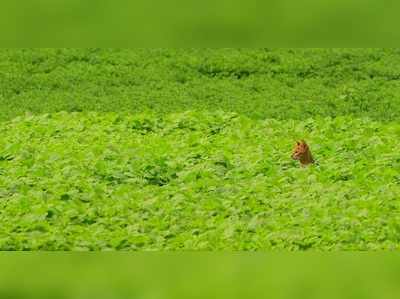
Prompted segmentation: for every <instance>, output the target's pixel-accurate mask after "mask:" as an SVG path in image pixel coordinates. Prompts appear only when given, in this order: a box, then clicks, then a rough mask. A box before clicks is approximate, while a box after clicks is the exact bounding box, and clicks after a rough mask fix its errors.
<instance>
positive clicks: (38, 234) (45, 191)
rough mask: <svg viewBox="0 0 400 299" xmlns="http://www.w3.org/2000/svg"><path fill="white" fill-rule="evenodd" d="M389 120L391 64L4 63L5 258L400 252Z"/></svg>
mask: <svg viewBox="0 0 400 299" xmlns="http://www.w3.org/2000/svg"><path fill="white" fill-rule="evenodd" d="M399 117H400V51H399V50H398V49H151V50H149V49H135V50H131V49H130V50H127V49H3V50H0V120H1V122H0V134H1V139H0V224H1V225H0V250H160V249H163V250H180V249H190V250H191V249H195V250H199V249H201V250H204V249H207V250H262V249H289V250H307V249H316V250H375V249H399V247H400V213H399V211H400V201H399V198H400V156H399V154H398V148H399V142H398V140H399V137H400V125H399V124H398V123H396V120H397V119H398V118H399ZM297 139H305V140H306V141H307V142H308V143H309V145H310V146H311V150H312V152H313V154H314V157H315V158H316V160H317V161H318V164H317V165H313V166H311V167H308V168H300V167H299V165H298V162H297V161H293V160H291V159H290V154H291V150H292V148H293V146H294V143H295V141H296V140H297Z"/></svg>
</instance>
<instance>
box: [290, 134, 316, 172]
mask: <svg viewBox="0 0 400 299" xmlns="http://www.w3.org/2000/svg"><path fill="white" fill-rule="evenodd" d="M292 158H293V159H294V160H299V161H300V164H301V166H306V165H309V164H312V163H314V159H313V156H312V154H311V151H310V147H309V146H308V145H307V143H306V142H305V141H304V140H301V141H297V142H296V145H295V147H294V149H293V153H292Z"/></svg>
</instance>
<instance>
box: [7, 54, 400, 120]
mask: <svg viewBox="0 0 400 299" xmlns="http://www.w3.org/2000/svg"><path fill="white" fill-rule="evenodd" d="M399 79H400V50H399V49H151V50H149V49H137V50H127V49H17V50H16V49H9V50H4V49H3V50H0V120H4V119H11V118H13V117H15V116H18V115H21V114H23V113H24V112H25V111H31V112H33V113H38V114H39V113H48V112H58V111H63V110H65V111H88V110H95V111H114V112H115V111H118V112H120V111H126V112H135V113H136V112H143V111H146V110H148V109H150V110H152V111H156V112H159V113H162V114H168V113H176V112H184V111H186V110H205V111H208V110H214V109H215V108H218V109H220V110H223V111H228V112H238V113H241V114H244V115H246V116H248V117H251V118H258V119H264V118H277V119H304V118H307V117H314V116H315V115H319V116H332V117H335V116H338V115H353V116H356V117H366V116H369V117H372V118H374V119H376V120H382V121H387V120H396V119H398V118H399V117H400V83H399V82H400V81H399Z"/></svg>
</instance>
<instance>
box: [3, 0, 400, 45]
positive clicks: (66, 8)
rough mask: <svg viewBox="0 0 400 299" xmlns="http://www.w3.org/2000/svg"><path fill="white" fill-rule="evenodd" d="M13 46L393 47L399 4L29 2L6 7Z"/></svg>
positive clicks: (377, 0) (7, 40)
mask: <svg viewBox="0 0 400 299" xmlns="http://www.w3.org/2000/svg"><path fill="white" fill-rule="evenodd" d="M0 5H1V6H0V25H1V26H0V28H1V29H0V30H1V31H0V32H1V35H0V36H1V40H2V41H3V43H4V44H5V45H7V46H8V47H22V46H24V47H43V46H53V47H91V46H96V47H99V46H100V47H106V46H112V47H138V46H140V47H142V46H145V47H148V46H151V47H154V46H164V47H165V46H169V47H188V46H194V47H199V46H201V47H203V46H212V47H226V46H228V47H232V46H241V47H243V46H246V47H254V46H265V45H266V44H268V45H270V46H281V47H282V46H283V47H285V46H297V47H304V46H307V47H310V46H311V47H313V46H318V47H321V46H325V47H332V46H336V47H338V46H346V47H358V46H359V47H365V46H368V47H371V46H373V47H376V46H380V47H381V46H393V45H395V44H396V42H395V41H396V40H398V37H399V35H400V33H399V32H398V30H394V28H396V25H397V23H398V20H397V11H398V8H399V4H398V3H396V2H395V1H387V0H385V1H381V0H352V1H345V0H326V1H317V0H304V1H288V0H284V1H279V0H270V1H256V0H250V1H244V2H243V1H228V0H220V1H211V0H206V1H200V2H199V1H179V0H173V1H144V0H139V1H128V0H119V1H109V0H86V1H79V0H57V1H53V0H26V1H3V3H2V4H0Z"/></svg>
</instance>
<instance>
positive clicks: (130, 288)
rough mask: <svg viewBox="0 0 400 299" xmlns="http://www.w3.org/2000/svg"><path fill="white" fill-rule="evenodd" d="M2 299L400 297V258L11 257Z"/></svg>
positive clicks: (4, 269) (6, 259) (2, 278)
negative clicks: (399, 278) (399, 280)
mask: <svg viewBox="0 0 400 299" xmlns="http://www.w3.org/2000/svg"><path fill="white" fill-rule="evenodd" d="M0 265H1V271H0V298H12V299H20V298H21V299H22V298H24V299H25V298H40V299H47V298H61V299H64V298H65V299H78V298H79V299H80V298H97V299H114V298H115V299H120V298H121V299H125V298H152V299H164V298H171V299H180V298H182V299H188V298H199V299H200V298H201V299H204V298H221V299H224V298H226V299H233V298H261V297H271V298H282V299H284V298H285V299H286V298H296V299H302V298H304V299H306V298H307V299H313V298H327V299H330V298H332V299H333V298H344V299H346V298H349V299H350V298H351V299H353V298H354V299H358V298H360V299H363V298H366V299H367V298H380V299H381V298H383V299H386V298H398V294H399V292H400V284H399V283H398V277H399V275H400V259H399V258H398V256H397V255H396V254H385V255H382V254H377V253H364V254H355V253H335V254H326V253H325V254H318V253H312V254H310V253H308V254H305V253H302V254H286V253H269V254H265V253H263V254H251V255H249V254H241V253H237V254H228V253H225V254H223V253H188V252H187V253H176V254H172V253H146V254H144V253H137V254H134V255H132V254H118V255H117V254H111V253H102V254H84V253H76V254H57V253H55V254H50V253H40V254H26V253H24V254H10V253H3V254H2V255H1V257H0Z"/></svg>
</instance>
